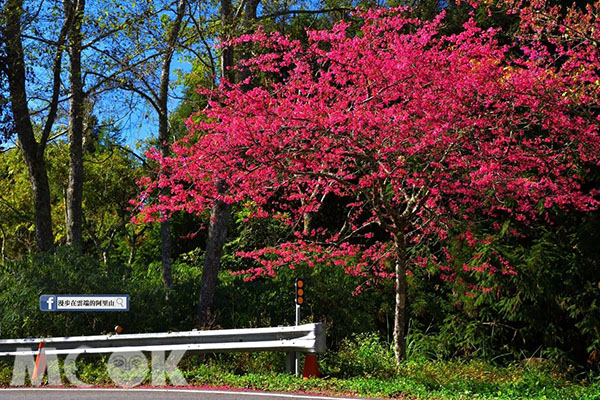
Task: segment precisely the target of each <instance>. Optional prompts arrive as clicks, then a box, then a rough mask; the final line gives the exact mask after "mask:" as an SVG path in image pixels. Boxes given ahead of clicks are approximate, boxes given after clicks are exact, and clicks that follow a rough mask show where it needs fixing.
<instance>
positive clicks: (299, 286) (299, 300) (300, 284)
mask: <svg viewBox="0 0 600 400" xmlns="http://www.w3.org/2000/svg"><path fill="white" fill-rule="evenodd" d="M305 290H306V288H305V285H304V279H302V278H297V279H296V326H298V325H300V307H301V306H302V304H304V293H305ZM294 374H295V375H296V376H299V375H300V357H299V356H298V353H294Z"/></svg>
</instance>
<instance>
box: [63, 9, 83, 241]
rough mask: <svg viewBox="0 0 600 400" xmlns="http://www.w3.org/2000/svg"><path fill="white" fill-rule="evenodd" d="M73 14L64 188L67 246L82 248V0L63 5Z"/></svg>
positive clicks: (70, 40) (70, 38) (70, 37)
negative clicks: (67, 171) (66, 178)
mask: <svg viewBox="0 0 600 400" xmlns="http://www.w3.org/2000/svg"><path fill="white" fill-rule="evenodd" d="M66 8H67V10H66V12H67V15H69V14H70V15H72V20H73V28H72V29H71V31H70V34H69V57H70V74H69V80H70V85H71V99H70V111H69V182H68V187H67V244H68V245H70V246H73V247H81V244H82V221H83V209H82V202H83V180H84V170H83V102H84V94H83V82H82V80H81V41H82V37H81V25H82V23H83V16H84V12H85V0H75V1H69V2H66Z"/></svg>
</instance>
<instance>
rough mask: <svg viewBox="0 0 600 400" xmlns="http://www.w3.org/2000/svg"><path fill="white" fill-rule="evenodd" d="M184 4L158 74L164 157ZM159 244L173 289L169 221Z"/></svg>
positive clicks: (166, 281)
mask: <svg viewBox="0 0 600 400" xmlns="http://www.w3.org/2000/svg"><path fill="white" fill-rule="evenodd" d="M185 8H186V2H185V0H179V2H178V3H177V15H176V16H175V20H174V21H173V26H172V27H171V30H170V31H169V32H168V33H167V49H166V51H165V58H164V60H163V64H162V68H161V73H160V88H159V92H158V99H157V100H158V101H157V103H158V108H159V109H158V110H157V111H158V141H159V146H160V150H161V153H162V155H163V156H164V157H166V156H168V155H169V143H170V138H169V107H168V95H169V81H170V77H171V60H172V59H173V54H174V53H175V49H176V48H177V41H178V40H179V33H180V31H181V22H182V21H183V16H184V14H185ZM160 243H161V261H162V276H163V284H164V285H165V286H166V287H173V272H172V265H171V229H170V224H169V220H168V219H167V220H165V221H162V222H161V223H160Z"/></svg>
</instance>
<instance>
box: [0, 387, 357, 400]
mask: <svg viewBox="0 0 600 400" xmlns="http://www.w3.org/2000/svg"><path fill="white" fill-rule="evenodd" d="M0 399H2V400H4V399H6V400H9V399H10V400H174V399H178V400H179V399H181V400H192V399H194V400H291V399H300V400H310V399H317V400H357V399H344V398H342V397H326V396H309V395H302V394H288V393H285V394H284V393H262V392H226V391H220V390H188V389H31V388H29V389H16V388H10V389H0Z"/></svg>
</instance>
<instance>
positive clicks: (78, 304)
mask: <svg viewBox="0 0 600 400" xmlns="http://www.w3.org/2000/svg"><path fill="white" fill-rule="evenodd" d="M40 310H41V311H129V295H127V294H89V295H88V294H43V295H41V296H40Z"/></svg>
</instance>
